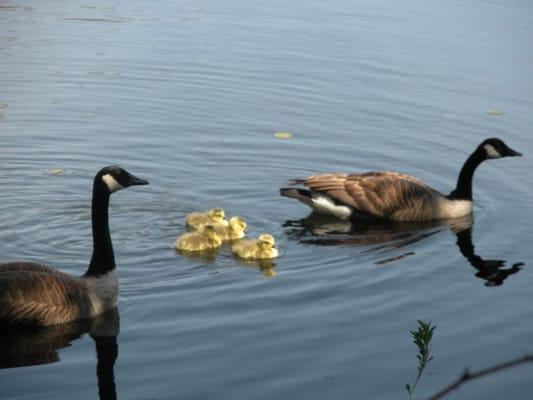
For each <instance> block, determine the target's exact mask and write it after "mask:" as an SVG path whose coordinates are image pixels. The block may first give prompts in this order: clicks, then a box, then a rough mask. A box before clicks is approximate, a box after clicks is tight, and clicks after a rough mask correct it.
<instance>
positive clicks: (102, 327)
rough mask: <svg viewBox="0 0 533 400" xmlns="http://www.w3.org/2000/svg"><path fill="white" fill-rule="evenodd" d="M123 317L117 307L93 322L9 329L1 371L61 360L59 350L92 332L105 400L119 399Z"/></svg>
mask: <svg viewBox="0 0 533 400" xmlns="http://www.w3.org/2000/svg"><path fill="white" fill-rule="evenodd" d="M119 326H120V324H119V314H118V310H117V309H116V308H115V309H113V310H111V311H108V312H106V313H105V314H102V315H100V316H98V317H97V318H94V319H91V320H83V321H77V322H73V323H68V324H60V325H54V326H49V327H44V328H8V329H3V330H2V332H1V333H0V343H2V347H1V348H0V369H1V368H18V367H29V366H34V365H42V364H50V363H55V362H58V361H60V356H59V350H61V349H64V348H66V347H70V346H72V343H73V342H74V341H76V340H78V339H80V338H81V337H82V336H83V335H84V334H86V333H89V334H90V336H91V337H92V338H93V340H94V342H95V348H96V358H97V365H96V375H97V378H98V394H99V396H100V399H101V400H114V399H116V398H117V395H116V388H115V374H114V366H115V361H116V359H117V356H118V343H117V335H118V333H119Z"/></svg>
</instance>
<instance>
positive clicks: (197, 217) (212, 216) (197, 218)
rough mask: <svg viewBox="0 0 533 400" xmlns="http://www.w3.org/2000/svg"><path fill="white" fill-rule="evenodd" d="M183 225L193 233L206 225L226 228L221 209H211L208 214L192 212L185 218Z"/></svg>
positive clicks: (223, 213) (226, 224)
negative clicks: (192, 230)
mask: <svg viewBox="0 0 533 400" xmlns="http://www.w3.org/2000/svg"><path fill="white" fill-rule="evenodd" d="M185 224H186V225H187V226H188V227H189V228H192V229H194V230H195V231H197V230H199V229H202V228H203V227H204V226H206V225H208V224H209V225H215V226H216V225H219V226H228V220H227V219H226V213H225V212H224V210H223V209H221V208H212V209H211V210H209V211H208V212H192V213H190V214H188V215H187V217H185Z"/></svg>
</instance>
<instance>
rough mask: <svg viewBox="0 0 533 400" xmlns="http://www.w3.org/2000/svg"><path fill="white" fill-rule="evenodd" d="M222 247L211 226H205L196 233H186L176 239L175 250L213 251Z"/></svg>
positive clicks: (220, 240)
mask: <svg viewBox="0 0 533 400" xmlns="http://www.w3.org/2000/svg"><path fill="white" fill-rule="evenodd" d="M221 245H222V239H221V238H220V237H219V236H218V234H217V232H216V230H215V227H214V226H213V225H206V226H204V227H203V228H202V229H201V230H199V231H196V232H188V233H184V234H183V235H181V236H180V237H179V238H177V239H176V243H175V247H176V250H182V251H206V250H214V249H216V248H217V247H220V246H221Z"/></svg>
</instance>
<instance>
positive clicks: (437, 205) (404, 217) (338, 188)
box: [290, 171, 447, 221]
mask: <svg viewBox="0 0 533 400" xmlns="http://www.w3.org/2000/svg"><path fill="white" fill-rule="evenodd" d="M290 184H291V185H298V184H301V185H304V186H305V187H307V188H309V189H310V190H311V191H312V193H315V194H322V195H325V196H327V197H328V198H330V199H332V200H333V201H334V202H336V203H339V204H343V205H346V206H348V207H350V208H352V209H353V215H352V217H356V218H360V219H389V220H395V221H412V220H418V221H422V220H430V219H435V218H442V216H441V215H440V214H439V213H440V210H441V208H442V207H441V205H443V204H445V203H446V202H447V199H446V197H445V196H444V195H443V194H442V193H440V192H438V191H437V190H435V189H433V188H431V187H430V186H428V185H427V184H425V183H424V182H422V181H421V180H419V179H417V178H415V177H413V176H410V175H405V174H400V173H398V172H389V171H380V172H367V173H362V174H343V173H332V174H322V175H313V176H310V177H308V178H305V179H295V180H292V181H291V182H290Z"/></svg>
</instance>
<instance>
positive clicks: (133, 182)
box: [128, 174, 148, 186]
mask: <svg viewBox="0 0 533 400" xmlns="http://www.w3.org/2000/svg"><path fill="white" fill-rule="evenodd" d="M128 185H129V186H136V185H148V181H147V180H144V179H141V178H137V177H136V176H135V175H131V174H130V179H129V182H128Z"/></svg>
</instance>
